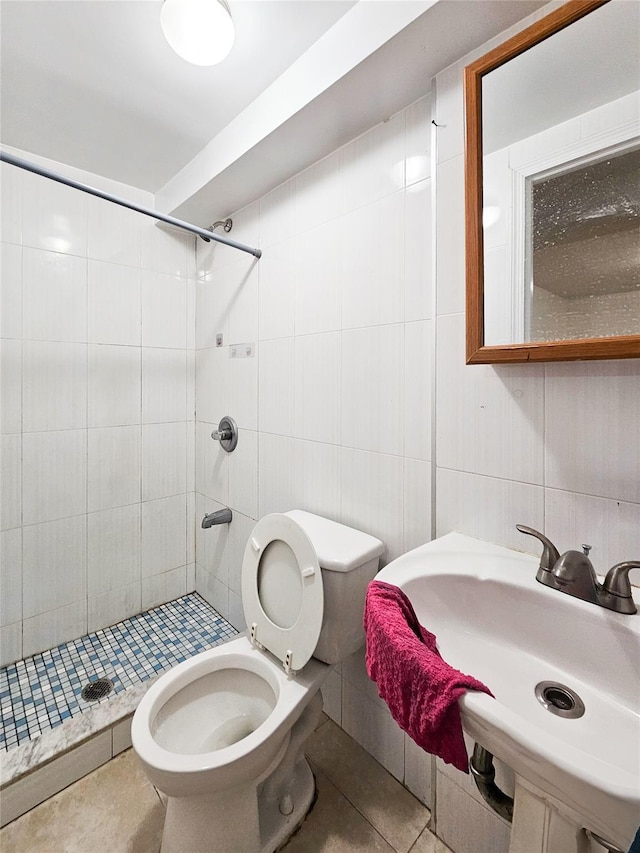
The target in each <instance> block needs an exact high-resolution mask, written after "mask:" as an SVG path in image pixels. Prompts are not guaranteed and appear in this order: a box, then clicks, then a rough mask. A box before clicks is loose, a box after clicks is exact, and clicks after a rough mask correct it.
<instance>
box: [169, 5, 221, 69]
mask: <svg viewBox="0 0 640 853" xmlns="http://www.w3.org/2000/svg"><path fill="white" fill-rule="evenodd" d="M160 25H161V27H162V32H163V33H164V36H165V38H166V40H167V41H168V42H169V44H170V45H171V47H172V48H173V49H174V50H175V52H176V53H177V54H178V56H181V57H182V58H183V59H186V60H187V62H191V63H192V64H193V65H217V64H218V63H219V62H222V60H223V59H225V57H226V56H228V54H229V51H230V50H231V48H232V47H233V40H234V38H235V28H234V26H233V21H232V20H231V12H230V11H229V6H228V5H227V3H226V1H225V0H164V3H163V4H162V10H161V12H160Z"/></svg>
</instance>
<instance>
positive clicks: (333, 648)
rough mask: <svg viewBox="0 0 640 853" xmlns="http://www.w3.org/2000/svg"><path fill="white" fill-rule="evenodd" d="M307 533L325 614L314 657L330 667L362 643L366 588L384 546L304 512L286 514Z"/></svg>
mask: <svg viewBox="0 0 640 853" xmlns="http://www.w3.org/2000/svg"><path fill="white" fill-rule="evenodd" d="M285 515H288V516H289V517H290V518H292V519H293V520H294V521H295V522H296V524H298V525H299V526H300V527H301V528H302V529H303V530H304V532H305V533H306V534H307V536H308V537H309V539H310V540H311V543H312V544H313V547H314V549H315V552H316V554H317V555H318V563H319V564H320V568H321V569H322V588H323V592H324V614H323V618H322V629H321V631H320V638H319V640H318V644H317V646H316V649H315V651H314V653H313V656H314V658H317V659H318V660H321V661H324V663H329V664H334V663H338V662H339V661H341V660H344V659H345V658H347V657H348V656H349V655H350V654H352V653H353V652H355V651H357V649H359V648H360V646H361V645H362V644H363V643H364V628H363V625H362V616H363V611H364V600H365V595H366V592H367V586H368V584H369V582H370V581H372V580H373V578H374V577H375V575H376V572H377V571H378V566H379V563H380V555H381V554H382V552H383V551H384V544H383V543H382V542H381V541H380V540H379V539H376V538H375V536H370V535H369V534H368V533H363V532H362V531H360V530H354V528H353V527H347V526H346V525H344V524H339V523H338V522H337V521H330V520H329V519H327V518H321V517H320V516H319V515H313V514H312V513H310V512H304V511H303V510H292V511H291V512H287V513H285Z"/></svg>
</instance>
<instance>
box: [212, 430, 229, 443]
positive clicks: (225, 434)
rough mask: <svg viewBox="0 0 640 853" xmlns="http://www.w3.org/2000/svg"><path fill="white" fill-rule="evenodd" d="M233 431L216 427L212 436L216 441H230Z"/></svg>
mask: <svg viewBox="0 0 640 853" xmlns="http://www.w3.org/2000/svg"><path fill="white" fill-rule="evenodd" d="M232 435H233V433H232V432H231V430H230V429H214V431H213V432H212V433H211V438H213V439H215V440H216V441H229V439H230V438H231V436H232Z"/></svg>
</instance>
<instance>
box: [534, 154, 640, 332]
mask: <svg viewBox="0 0 640 853" xmlns="http://www.w3.org/2000/svg"><path fill="white" fill-rule="evenodd" d="M527 206H528V210H529V211H530V215H529V216H527V236H526V245H527V251H526V256H527V257H530V258H531V273H530V281H531V286H530V287H529V288H528V290H527V293H526V294H525V316H524V320H525V322H524V339H525V340H528V341H553V340H558V339H561V338H596V337H604V336H607V335H632V334H634V333H636V332H637V331H638V329H640V274H639V273H640V148H633V149H632V150H631V151H625V152H622V153H618V154H612V155H610V156H607V157H605V159H603V160H597V161H596V162H590V163H587V164H584V165H581V166H578V167H575V168H571V169H569V170H568V171H562V172H561V173H560V174H558V175H551V176H548V177H537V178H532V179H530V180H529V181H528V193H527Z"/></svg>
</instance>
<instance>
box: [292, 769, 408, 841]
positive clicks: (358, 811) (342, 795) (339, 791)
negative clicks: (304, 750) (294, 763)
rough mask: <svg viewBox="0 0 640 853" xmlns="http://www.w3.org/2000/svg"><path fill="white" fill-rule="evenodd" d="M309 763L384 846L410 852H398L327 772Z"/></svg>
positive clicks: (315, 772)
mask: <svg viewBox="0 0 640 853" xmlns="http://www.w3.org/2000/svg"><path fill="white" fill-rule="evenodd" d="M308 761H309V764H310V765H311V768H312V770H313V773H314V775H316V774H319V775H320V776H322V777H324V779H325V781H326V782H327V783H328V784H329V785H331V787H332V788H333V789H334V790H335V791H337V792H338V794H339V795H340V796H341V797H342V798H343V799H344V800H345V801H346V803H347V805H348V806H349V808H352V809H353V810H354V811H355V812H357V813H358V814H359V815H360V817H361V818H362V819H363V820H364V822H365V823H366V824H367V825H368V826H370V827H371V829H372V830H373V832H375V834H376V835H377V836H378V837H379V838H380V840H381V841H382V842H383V843H384V844H386V845H387V847H388V848H389V850H390V851H393V853H408V850H404V849H403V850H401V851H398V850H397V849H396V848H395V847H394V846H393V845H392V844H391V842H390V841H389V840H388V839H387V838H385V837H384V835H382V833H381V832H380V830H379V829H378V828H377V827H376V826H374V825H373V824H372V823H371V821H370V820H369V818H368V817H367V816H366V815H365V814H363V813H362V812H361V811H360V809H359V808H358V807H357V806H356V805H355V804H354V803H352V802H351V800H350V799H349V797H348V795H347V794H346V793H345V792H344V791H342V790H341V789H340V788H339V787H338V786H337V785H336V784H335V782H333V780H332V779H331V778H330V777H329V776H328V775H327V773H326V772H325V771H324V770H323V769H322V768H321V767H319V766H318V765H317V764H316V763H315V762H313V761H311V759H308Z"/></svg>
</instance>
